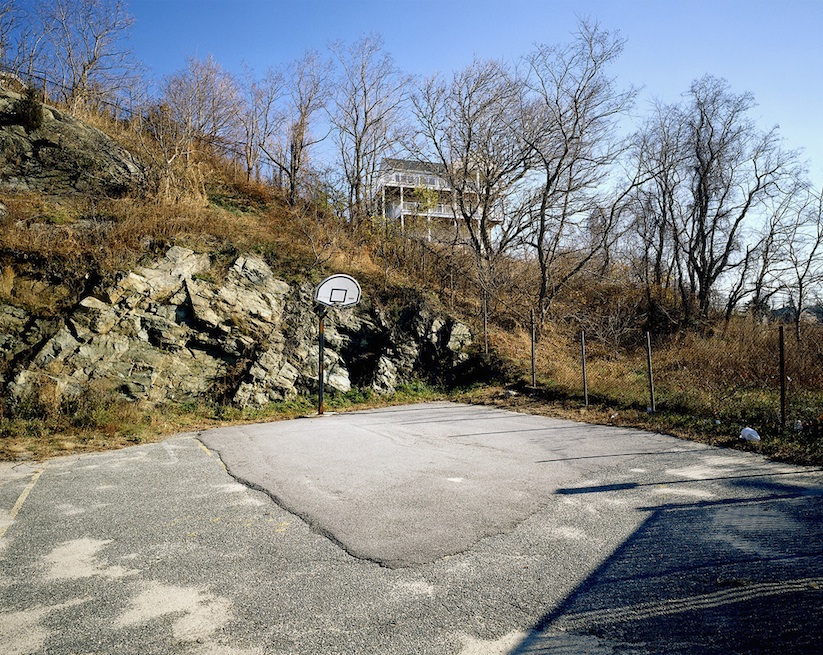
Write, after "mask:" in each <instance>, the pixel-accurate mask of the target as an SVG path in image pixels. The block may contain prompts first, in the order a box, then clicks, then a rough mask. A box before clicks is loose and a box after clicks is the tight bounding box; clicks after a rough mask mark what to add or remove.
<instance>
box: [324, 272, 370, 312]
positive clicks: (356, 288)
mask: <svg viewBox="0 0 823 655" xmlns="http://www.w3.org/2000/svg"><path fill="white" fill-rule="evenodd" d="M314 300H315V302H318V303H320V304H321V305H326V306H327V307H351V306H352V305H356V304H357V303H358V302H360V285H359V284H358V283H357V280H355V279H354V278H353V277H351V276H350V275H342V274H340V275H332V276H330V277H327V278H326V279H325V280H323V281H322V282H321V283H320V284H318V285H317V289H315V291H314Z"/></svg>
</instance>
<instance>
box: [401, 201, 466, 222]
mask: <svg viewBox="0 0 823 655" xmlns="http://www.w3.org/2000/svg"><path fill="white" fill-rule="evenodd" d="M401 213H402V214H403V215H404V216H429V217H431V218H449V219H452V218H454V209H453V208H452V206H451V205H448V204H442V203H441V204H437V205H433V206H431V207H426V206H425V205H422V204H421V203H419V202H404V203H403V204H402V207H401V205H400V203H399V202H398V203H393V204H391V205H389V207H387V208H386V216H387V218H400V215H401Z"/></svg>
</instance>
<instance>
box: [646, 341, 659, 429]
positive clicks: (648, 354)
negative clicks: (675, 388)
mask: <svg viewBox="0 0 823 655" xmlns="http://www.w3.org/2000/svg"><path fill="white" fill-rule="evenodd" d="M646 368H647V369H648V371H649V401H650V402H651V405H649V409H651V411H652V414H654V412H656V411H657V407H656V406H655V402H654V375H653V374H652V334H651V332H646Z"/></svg>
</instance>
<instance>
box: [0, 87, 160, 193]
mask: <svg viewBox="0 0 823 655" xmlns="http://www.w3.org/2000/svg"><path fill="white" fill-rule="evenodd" d="M9 86H10V85H8V84H4V83H3V80H2V79H0V188H1V189H5V190H8V191H33V192H40V193H48V194H65V193H84V194H91V195H108V196H119V195H122V194H124V193H126V192H128V191H130V190H133V189H135V188H137V187H139V186H140V185H142V184H143V183H144V181H145V170H144V168H143V166H142V165H141V164H140V162H139V161H138V160H137V159H136V158H135V157H134V156H133V155H132V154H131V153H130V152H128V151H127V150H126V149H125V148H123V147H122V146H120V145H119V144H118V143H116V142H115V141H114V140H113V139H111V138H110V137H108V136H106V135H105V134H103V133H102V132H101V131H100V130H98V129H96V128H94V127H91V126H90V125H88V124H86V123H84V122H82V121H80V120H78V119H76V118H74V117H72V116H71V115H69V114H67V113H66V112H63V111H59V110H57V109H56V108H54V107H50V106H46V105H43V108H42V115H43V120H42V123H41V124H40V126H39V127H36V128H35V129H29V128H28V126H27V125H25V124H24V123H25V121H24V120H23V119H22V118H21V117H19V116H18V115H17V114H16V113H15V109H14V108H15V103H16V102H18V101H19V100H20V99H21V94H20V93H17V92H15V91H13V90H10V89H9V88H8V87H9Z"/></svg>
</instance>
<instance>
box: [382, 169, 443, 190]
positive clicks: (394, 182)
mask: <svg viewBox="0 0 823 655" xmlns="http://www.w3.org/2000/svg"><path fill="white" fill-rule="evenodd" d="M377 186H378V187H381V186H383V187H401V186H403V187H410V188H414V189H419V188H424V189H437V190H448V189H450V188H451V187H450V186H449V185H448V183H447V182H446V180H444V179H443V178H441V177H438V176H437V175H432V174H431V173H428V174H427V173H397V172H392V173H384V174H383V175H381V176H380V177H379V178H378V180H377Z"/></svg>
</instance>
